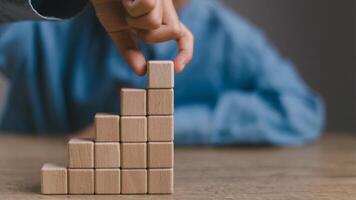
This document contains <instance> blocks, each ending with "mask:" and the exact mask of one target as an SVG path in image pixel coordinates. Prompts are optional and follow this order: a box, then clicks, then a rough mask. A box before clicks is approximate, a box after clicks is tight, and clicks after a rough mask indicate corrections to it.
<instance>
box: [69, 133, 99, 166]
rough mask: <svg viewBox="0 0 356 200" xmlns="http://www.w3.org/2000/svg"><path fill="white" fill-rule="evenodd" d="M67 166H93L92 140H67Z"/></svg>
mask: <svg viewBox="0 0 356 200" xmlns="http://www.w3.org/2000/svg"><path fill="white" fill-rule="evenodd" d="M68 167H69V168H94V142H93V141H91V140H84V139H71V140H70V141H69V142H68Z"/></svg>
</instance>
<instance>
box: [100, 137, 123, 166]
mask: <svg viewBox="0 0 356 200" xmlns="http://www.w3.org/2000/svg"><path fill="white" fill-rule="evenodd" d="M118 167H120V144H119V143H118V142H96V143H95V168H118Z"/></svg>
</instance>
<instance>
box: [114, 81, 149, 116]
mask: <svg viewBox="0 0 356 200" xmlns="http://www.w3.org/2000/svg"><path fill="white" fill-rule="evenodd" d="M120 99H121V100H120V104H121V106H120V107H121V115H122V116H145V115H146V113H147V111H146V90H145V89H131V88H123V89H121V94H120Z"/></svg>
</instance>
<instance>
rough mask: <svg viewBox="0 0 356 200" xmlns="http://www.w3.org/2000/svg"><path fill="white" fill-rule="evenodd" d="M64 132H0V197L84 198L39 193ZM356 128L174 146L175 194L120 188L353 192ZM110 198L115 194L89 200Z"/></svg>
mask: <svg viewBox="0 0 356 200" xmlns="http://www.w3.org/2000/svg"><path fill="white" fill-rule="evenodd" d="M66 145H67V142H66V140H65V139H64V138H63V137H58V138H41V137H31V136H22V135H19V134H13V135H8V134H6V133H0V158H1V162H0V197H1V199H26V200H47V199H51V200H53V199H55V200H63V199H66V198H67V199H76V200H86V199H88V196H87V195H75V196H62V195H59V196H53V195H41V193H40V178H39V169H40V168H41V166H42V164H43V163H45V162H50V163H58V164H60V165H62V166H66V163H67V153H66V151H65V149H66ZM355 147H356V134H355V133H329V134H326V135H324V136H323V137H322V138H321V140H320V141H317V142H316V143H313V144H310V145H307V146H302V147H296V148H275V147H268V146H258V147H256V146H250V147H244V146H234V147H232V146H230V147H224V148H221V147H220V148H211V147H210V148H208V147H193V148H192V147H190V148H188V147H184V148H183V147H178V148H176V150H175V166H174V174H175V175H174V176H175V179H174V194H173V195H159V196H157V195H151V196H142V195H121V196H120V200H132V199H198V200H200V199H247V200H266V199H267V200H269V199H271V200H272V199H273V200H286V199H291V200H351V199H356V190H355V182H356V167H355V164H356V162H355V155H356V148H355ZM90 198H91V199H105V200H116V199H118V197H117V196H116V195H113V196H104V197H103V196H96V197H95V198H94V197H89V199H90Z"/></svg>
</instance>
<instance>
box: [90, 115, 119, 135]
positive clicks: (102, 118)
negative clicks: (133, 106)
mask: <svg viewBox="0 0 356 200" xmlns="http://www.w3.org/2000/svg"><path fill="white" fill-rule="evenodd" d="M95 141H97V142H118V141H120V116H119V115H110V114H96V115H95Z"/></svg>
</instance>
